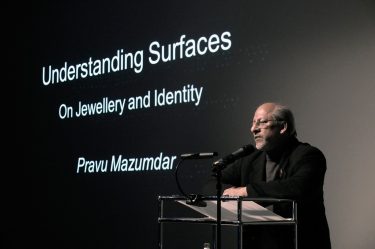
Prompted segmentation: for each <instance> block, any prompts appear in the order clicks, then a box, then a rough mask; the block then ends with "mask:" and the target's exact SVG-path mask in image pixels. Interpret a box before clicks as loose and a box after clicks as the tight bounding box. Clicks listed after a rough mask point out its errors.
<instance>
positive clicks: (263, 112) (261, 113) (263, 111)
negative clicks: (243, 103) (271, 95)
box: [254, 106, 273, 120]
mask: <svg viewBox="0 0 375 249" xmlns="http://www.w3.org/2000/svg"><path fill="white" fill-rule="evenodd" d="M272 111H273V108H269V107H268V106H260V107H258V109H257V110H256V111H255V113H254V120H256V119H261V118H268V117H269V116H271V114H272Z"/></svg>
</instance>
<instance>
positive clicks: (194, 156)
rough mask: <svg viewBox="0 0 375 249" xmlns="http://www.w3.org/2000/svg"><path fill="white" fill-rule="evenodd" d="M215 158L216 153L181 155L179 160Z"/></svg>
mask: <svg viewBox="0 0 375 249" xmlns="http://www.w3.org/2000/svg"><path fill="white" fill-rule="evenodd" d="M214 156H217V152H199V153H185V154H181V156H180V157H181V159H206V158H212V157H214Z"/></svg>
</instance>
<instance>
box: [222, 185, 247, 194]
mask: <svg viewBox="0 0 375 249" xmlns="http://www.w3.org/2000/svg"><path fill="white" fill-rule="evenodd" d="M223 195H228V196H247V190H246V187H230V188H227V189H226V190H224V193H223Z"/></svg>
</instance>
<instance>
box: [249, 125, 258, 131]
mask: <svg viewBox="0 0 375 249" xmlns="http://www.w3.org/2000/svg"><path fill="white" fill-rule="evenodd" d="M250 131H251V133H258V132H259V127H257V126H255V125H252V126H251V127H250Z"/></svg>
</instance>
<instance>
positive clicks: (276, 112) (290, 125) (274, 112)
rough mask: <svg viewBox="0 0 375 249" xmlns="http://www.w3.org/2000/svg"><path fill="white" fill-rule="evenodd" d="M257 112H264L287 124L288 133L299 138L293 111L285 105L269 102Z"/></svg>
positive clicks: (262, 105)
mask: <svg viewBox="0 0 375 249" xmlns="http://www.w3.org/2000/svg"><path fill="white" fill-rule="evenodd" d="M256 112H263V113H266V114H267V115H269V116H271V117H272V118H273V119H274V120H275V121H283V122H286V124H287V133H288V134H290V135H292V136H297V132H296V127H295V122H294V115H293V113H292V111H291V110H290V109H289V108H288V107H287V106H285V105H282V104H280V103H275V102H267V103H263V104H261V105H260V106H259V107H258V108H257V110H256Z"/></svg>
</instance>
